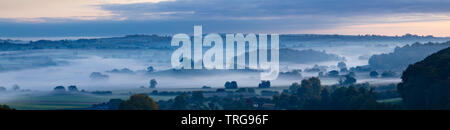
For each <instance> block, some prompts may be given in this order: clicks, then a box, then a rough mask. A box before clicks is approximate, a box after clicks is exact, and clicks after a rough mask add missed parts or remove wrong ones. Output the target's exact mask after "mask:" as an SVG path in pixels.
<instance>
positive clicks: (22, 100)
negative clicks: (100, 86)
mask: <svg viewBox="0 0 450 130" xmlns="http://www.w3.org/2000/svg"><path fill="white" fill-rule="evenodd" d="M283 89H287V87H284V86H283V87H272V88H264V89H260V88H255V92H256V93H260V92H261V91H262V90H271V91H279V92H280V93H281V91H282V90H283ZM153 90H158V91H160V92H161V91H178V92H189V91H216V88H212V89H201V88H178V89H161V88H160V89H148V88H138V89H128V90H113V91H112V93H113V94H111V95H94V94H90V93H72V94H55V93H52V92H24V93H18V94H15V96H14V97H13V98H11V99H10V100H4V101H0V104H8V105H9V106H11V107H13V108H15V109H18V110H60V109H77V108H88V107H91V106H92V105H93V104H99V103H104V102H108V101H109V100H110V99H118V98H119V99H123V100H126V99H128V98H129V97H130V95H132V94H138V93H151V92H152V91H153ZM229 91H234V90H229ZM150 97H151V98H153V99H154V100H157V101H158V100H169V99H172V98H174V97H175V96H156V95H150Z"/></svg>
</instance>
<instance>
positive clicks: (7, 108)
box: [0, 105, 16, 110]
mask: <svg viewBox="0 0 450 130" xmlns="http://www.w3.org/2000/svg"><path fill="white" fill-rule="evenodd" d="M0 110H16V109H14V108H11V107H9V106H8V105H0Z"/></svg>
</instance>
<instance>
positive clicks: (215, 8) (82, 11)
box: [0, 0, 450, 37]
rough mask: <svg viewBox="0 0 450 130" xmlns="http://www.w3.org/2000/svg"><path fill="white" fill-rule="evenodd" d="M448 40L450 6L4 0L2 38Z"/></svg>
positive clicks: (351, 0)
mask: <svg viewBox="0 0 450 130" xmlns="http://www.w3.org/2000/svg"><path fill="white" fill-rule="evenodd" d="M194 25H203V31H204V33H238V32H241V33H280V34H288V33H289V34H291V33H298V34H350V35H358V34H377V35H391V36H393V35H404V34H406V33H411V34H418V35H434V36H450V0H370V1H369V0H1V1H0V37H58V36H121V35H127V34H176V33H192V32H193V26H194Z"/></svg>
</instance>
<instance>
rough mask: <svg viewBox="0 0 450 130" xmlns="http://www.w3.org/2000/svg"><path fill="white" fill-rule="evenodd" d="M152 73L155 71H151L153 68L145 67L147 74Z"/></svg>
mask: <svg viewBox="0 0 450 130" xmlns="http://www.w3.org/2000/svg"><path fill="white" fill-rule="evenodd" d="M154 71H155V69H153V66H149V67H147V72H148V73H152V72H154Z"/></svg>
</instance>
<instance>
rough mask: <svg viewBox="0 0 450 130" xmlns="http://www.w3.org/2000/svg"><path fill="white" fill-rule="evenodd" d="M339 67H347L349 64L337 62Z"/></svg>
mask: <svg viewBox="0 0 450 130" xmlns="http://www.w3.org/2000/svg"><path fill="white" fill-rule="evenodd" d="M337 67H338V68H339V69H341V70H342V69H347V64H345V62H342V61H341V62H339V63H338V64H337Z"/></svg>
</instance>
